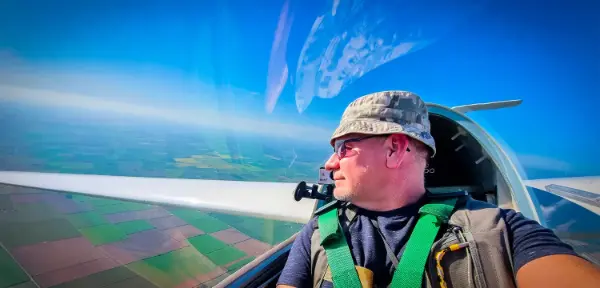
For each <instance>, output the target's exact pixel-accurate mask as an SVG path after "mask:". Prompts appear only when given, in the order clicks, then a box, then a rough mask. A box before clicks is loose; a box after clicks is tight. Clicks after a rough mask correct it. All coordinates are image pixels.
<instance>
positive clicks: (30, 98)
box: [0, 85, 331, 142]
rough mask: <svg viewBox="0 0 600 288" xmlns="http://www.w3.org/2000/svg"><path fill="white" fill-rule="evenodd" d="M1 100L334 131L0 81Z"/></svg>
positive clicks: (272, 131)
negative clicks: (1, 82)
mask: <svg viewBox="0 0 600 288" xmlns="http://www.w3.org/2000/svg"><path fill="white" fill-rule="evenodd" d="M0 101H10V102H20V103H26V104H29V105H39V106H46V107H49V108H75V109H85V110H89V111H95V112H110V113H120V114H126V115H130V116H137V117H144V118H150V119H155V120H163V121H169V122H174V123H180V124H184V125H195V126H201V127H208V128H215V129H228V130H231V131H238V132H247V133H253V134H258V135H264V136H267V137H286V138H292V139H296V140H302V141H321V142H322V141H323V140H325V141H326V139H328V138H327V137H328V136H329V134H330V133H331V132H330V131H328V130H326V129H323V128H320V127H315V126H310V125H297V124H288V123H282V122H278V121H268V120H258V119H253V118H250V117H237V116H235V115H223V114H222V113H219V112H218V111H215V110H211V109H202V108H188V109H172V108H169V107H160V106H150V105H143V104H137V103H127V102H123V101H118V100H112V99H108V100H107V99H102V98H98V97H91V96H86V95H80V94H75V93H65V92H56V91H52V90H49V89H34V88H23V87H16V86H9V85H0ZM307 136H311V137H307Z"/></svg>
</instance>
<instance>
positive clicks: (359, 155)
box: [325, 134, 389, 201]
mask: <svg viewBox="0 0 600 288" xmlns="http://www.w3.org/2000/svg"><path fill="white" fill-rule="evenodd" d="M385 139H386V138H385V136H371V135H361V134H351V135H346V136H343V137H340V138H338V139H336V141H335V142H334V153H333V154H332V155H331V157H329V159H328V160H327V162H326V163H325V169H327V170H330V171H332V172H333V179H334V180H335V190H334V192H333V194H334V196H335V198H336V199H339V200H344V201H351V200H354V201H357V200H361V199H365V197H376V195H377V191H378V190H379V187H381V185H382V183H383V182H384V181H385V177H386V175H387V173H389V171H386V170H388V169H386V149H385V145H384V143H385Z"/></svg>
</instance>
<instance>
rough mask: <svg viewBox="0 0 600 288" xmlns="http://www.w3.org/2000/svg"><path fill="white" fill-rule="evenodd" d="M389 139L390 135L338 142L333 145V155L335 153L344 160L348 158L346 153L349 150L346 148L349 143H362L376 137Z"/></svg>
mask: <svg viewBox="0 0 600 288" xmlns="http://www.w3.org/2000/svg"><path fill="white" fill-rule="evenodd" d="M384 136H385V137H387V136H388V135H369V136H363V137H358V138H350V139H346V140H338V141H335V143H334V144H333V153H335V154H336V155H337V156H338V157H339V159H342V158H344V157H346V151H347V150H348V147H347V146H346V144H348V143H352V142H360V141H362V140H365V139H369V138H374V137H384Z"/></svg>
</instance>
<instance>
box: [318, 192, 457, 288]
mask: <svg viewBox="0 0 600 288" xmlns="http://www.w3.org/2000/svg"><path fill="white" fill-rule="evenodd" d="M456 201H457V198H456V197H451V198H446V199H432V200H431V202H430V203H428V204H425V205H424V206H423V207H421V209H419V220H418V221H417V224H416V225H415V228H414V230H413V232H412V234H411V236H410V238H409V239H408V243H406V246H407V247H406V250H405V252H404V254H403V256H402V258H401V259H400V262H399V265H398V267H397V269H396V271H395V273H394V276H393V278H392V283H391V285H390V287H393V288H397V287H402V288H405V287H406V288H420V287H421V285H422V283H423V272H424V270H425V263H426V261H427V257H428V256H429V250H430V249H431V245H432V244H433V241H434V240H435V237H436V236H437V234H438V232H439V229H440V225H441V224H442V223H444V222H447V221H448V219H449V218H450V215H451V214H452V212H453V211H454V207H455V205H456ZM332 206H334V205H332ZM330 207H331V206H330ZM319 214H321V213H319ZM317 221H318V225H319V232H320V233H321V234H320V236H321V243H320V244H321V245H322V246H323V248H324V249H325V254H326V255H327V260H328V262H329V266H330V267H331V276H332V280H333V285H334V287H362V284H361V282H360V278H359V277H358V273H357V271H356V268H355V266H354V260H353V258H352V254H351V253H350V248H349V247H348V243H347V242H346V237H345V236H344V233H343V232H342V229H341V226H340V222H339V218H338V209H328V210H326V211H325V212H324V213H322V214H321V215H319V217H318V219H317Z"/></svg>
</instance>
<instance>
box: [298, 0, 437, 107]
mask: <svg viewBox="0 0 600 288" xmlns="http://www.w3.org/2000/svg"><path fill="white" fill-rule="evenodd" d="M363 4H364V3H363V1H359V2H352V3H350V2H344V3H342V4H341V5H340V4H339V2H338V1H334V2H333V3H332V10H331V13H325V14H323V15H321V16H319V17H317V19H316V20H315V22H314V23H313V26H312V29H311V31H310V33H309V36H308V38H307V39H306V41H305V43H304V46H303V47H302V51H301V52H300V57H299V59H298V66H297V71H296V81H295V82H296V85H297V88H296V106H297V109H298V111H299V112H302V111H304V110H305V109H306V108H307V107H308V106H309V105H310V103H311V101H312V98H313V97H320V98H332V97H335V96H337V95H338V94H339V93H340V92H341V90H342V89H343V88H344V87H345V86H346V85H348V84H351V83H352V82H354V81H355V80H357V79H358V78H360V77H362V76H363V75H364V74H366V73H368V72H369V71H371V70H373V69H375V68H377V67H379V66H381V65H383V64H385V63H387V62H389V61H391V60H394V59H396V58H398V57H400V56H403V55H406V54H408V53H411V52H414V51H417V50H419V49H422V48H423V47H426V46H427V45H429V44H430V43H431V42H432V41H433V39H429V38H425V37H423V36H422V35H421V30H420V29H419V28H416V29H409V30H408V31H405V32H404V33H403V34H402V35H400V34H399V33H397V32H396V31H395V29H390V27H396V26H398V25H399V23H397V22H398V21H395V22H390V21H388V16H389V13H386V12H387V11H386V10H385V9H363V8H364V7H363V6H364V5H363ZM370 8H373V7H370ZM377 8H382V7H377ZM392 15H393V14H392ZM394 17H395V16H394ZM400 23H402V22H400ZM402 28H404V27H402Z"/></svg>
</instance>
